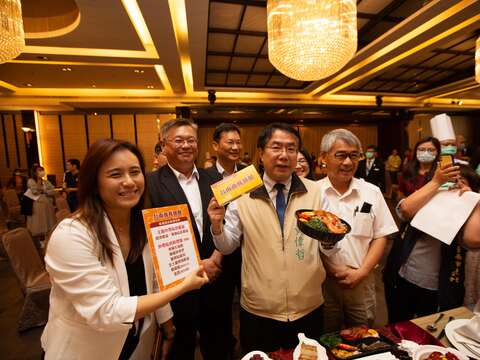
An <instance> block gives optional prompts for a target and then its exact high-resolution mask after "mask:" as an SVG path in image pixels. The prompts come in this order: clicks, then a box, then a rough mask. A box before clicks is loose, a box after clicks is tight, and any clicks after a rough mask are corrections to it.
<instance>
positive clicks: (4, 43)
mask: <svg viewBox="0 0 480 360" xmlns="http://www.w3.org/2000/svg"><path fill="white" fill-rule="evenodd" d="M24 47H25V36H24V33H23V21H22V6H21V4H20V0H0V63H4V62H6V61H8V60H11V59H14V58H16V57H17V56H18V55H20V53H21V52H22V51H23V48H24Z"/></svg>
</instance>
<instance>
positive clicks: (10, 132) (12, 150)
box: [4, 114, 18, 170]
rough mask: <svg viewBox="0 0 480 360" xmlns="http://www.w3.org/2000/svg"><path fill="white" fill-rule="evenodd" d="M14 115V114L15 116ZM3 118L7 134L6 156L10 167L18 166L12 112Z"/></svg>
mask: <svg viewBox="0 0 480 360" xmlns="http://www.w3.org/2000/svg"><path fill="white" fill-rule="evenodd" d="M15 117H16V116H15ZM4 118H5V132H6V135H7V146H8V156H9V159H10V169H12V170H13V169H15V168H16V167H18V159H17V148H16V146H15V133H16V124H15V122H14V118H13V115H12V114H7V115H5V116H4Z"/></svg>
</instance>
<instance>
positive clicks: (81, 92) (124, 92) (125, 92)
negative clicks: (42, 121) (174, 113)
mask: <svg viewBox="0 0 480 360" xmlns="http://www.w3.org/2000/svg"><path fill="white" fill-rule="evenodd" d="M15 95H18V96H58V97H62V98H65V97H76V96H93V97H102V96H112V97H118V96H132V97H141V96H144V97H155V96H165V95H171V94H170V93H169V92H168V91H167V90H155V89H148V90H147V89H85V88H16V91H15ZM118 100H119V99H118V98H117V101H118ZM121 101H123V99H121Z"/></svg>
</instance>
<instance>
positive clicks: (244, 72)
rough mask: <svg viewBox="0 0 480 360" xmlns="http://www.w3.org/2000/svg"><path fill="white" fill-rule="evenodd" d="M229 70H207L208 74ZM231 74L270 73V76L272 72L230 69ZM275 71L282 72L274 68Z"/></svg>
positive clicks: (223, 72)
mask: <svg viewBox="0 0 480 360" xmlns="http://www.w3.org/2000/svg"><path fill="white" fill-rule="evenodd" d="M226 72H227V71H226V70H216V69H208V70H207V74H225V73H226ZM228 73H229V74H232V75H250V74H252V75H268V76H270V75H271V74H272V72H271V71H255V72H253V73H252V72H250V71H249V70H230V71H229V72H228ZM273 73H274V74H276V73H278V74H280V72H279V71H278V70H273Z"/></svg>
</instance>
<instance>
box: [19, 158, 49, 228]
mask: <svg viewBox="0 0 480 360" xmlns="http://www.w3.org/2000/svg"><path fill="white" fill-rule="evenodd" d="M44 177H45V169H44V168H43V167H42V166H40V165H38V164H35V165H34V166H33V168H32V177H31V178H30V179H28V181H27V188H28V190H29V192H28V193H29V194H30V196H31V195H33V198H34V199H33V200H34V201H33V207H32V215H30V216H27V229H28V230H30V232H31V233H32V236H45V234H46V233H48V232H49V231H50V230H51V229H52V227H53V226H54V225H55V222H56V218H55V208H54V207H53V200H54V197H55V187H54V186H53V185H52V184H51V183H50V181H48V180H45V179H44ZM25 196H27V195H25Z"/></svg>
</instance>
